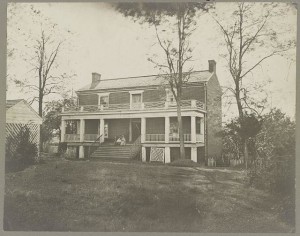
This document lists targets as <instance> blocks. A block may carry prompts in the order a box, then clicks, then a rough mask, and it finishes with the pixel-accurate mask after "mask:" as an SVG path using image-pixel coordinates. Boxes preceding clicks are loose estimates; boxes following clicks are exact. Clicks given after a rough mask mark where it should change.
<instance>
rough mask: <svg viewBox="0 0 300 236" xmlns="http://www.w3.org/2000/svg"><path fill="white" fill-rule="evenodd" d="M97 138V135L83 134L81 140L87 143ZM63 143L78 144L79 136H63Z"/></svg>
mask: <svg viewBox="0 0 300 236" xmlns="http://www.w3.org/2000/svg"><path fill="white" fill-rule="evenodd" d="M98 137H99V134H84V135H83V139H84V141H87V142H93V141H95V140H96V139H97V138H98ZM65 142H80V134H65Z"/></svg>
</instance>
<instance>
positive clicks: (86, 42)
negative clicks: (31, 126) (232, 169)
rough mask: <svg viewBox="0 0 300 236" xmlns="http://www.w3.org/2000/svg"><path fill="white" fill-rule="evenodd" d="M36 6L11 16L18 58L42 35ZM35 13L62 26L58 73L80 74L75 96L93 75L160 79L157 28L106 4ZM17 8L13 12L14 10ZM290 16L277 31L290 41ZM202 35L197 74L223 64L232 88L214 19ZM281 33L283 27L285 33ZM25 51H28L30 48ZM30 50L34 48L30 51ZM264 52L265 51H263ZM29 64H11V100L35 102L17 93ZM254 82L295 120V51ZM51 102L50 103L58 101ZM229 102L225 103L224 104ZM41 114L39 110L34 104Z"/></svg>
mask: <svg viewBox="0 0 300 236" xmlns="http://www.w3.org/2000/svg"><path fill="white" fill-rule="evenodd" d="M29 5H30V4H28V3H22V5H18V11H19V12H20V13H23V14H16V15H11V14H10V11H8V17H11V18H9V20H11V22H12V23H11V24H10V23H8V38H13V40H12V41H11V42H10V45H11V46H13V47H14V48H16V51H15V52H16V55H18V53H20V54H22V53H23V52H25V51H28V50H32V46H30V45H29V44H27V43H26V42H25V41H24V37H23V36H22V35H21V32H25V33H26V32H27V33H28V32H30V34H31V36H32V38H34V37H37V36H38V35H39V33H40V27H39V24H38V23H39V22H38V20H37V21H36V22H38V23H36V22H33V20H32V15H30V14H27V13H26V9H28V7H29ZM32 5H33V6H34V8H35V9H38V10H40V11H41V13H42V14H43V15H44V16H46V17H48V18H49V19H50V21H51V22H54V23H56V24H57V25H58V28H59V29H60V31H56V32H55V37H54V39H56V40H59V38H60V37H61V36H63V35H64V33H61V32H67V31H70V32H71V34H70V35H67V34H66V39H67V40H66V41H65V42H64V46H63V47H62V50H61V52H60V54H59V57H58V67H57V70H58V71H59V72H60V73H68V74H73V73H75V74H76V76H74V77H72V80H70V81H68V83H67V86H68V88H70V89H71V90H73V91H76V90H77V89H79V88H81V87H83V86H85V85H86V84H88V83H90V82H91V77H92V72H97V73H100V74H101V76H102V77H101V78H102V79H110V78H121V77H129V76H139V75H151V74H157V73H158V70H157V69H156V68H154V66H153V64H152V63H151V62H149V61H148V58H149V57H151V56H153V54H157V55H162V52H161V49H160V48H159V47H158V45H157V44H156V38H155V31H154V28H153V27H148V26H147V25H140V24H139V23H135V22H133V21H132V20H130V19H129V18H125V17H124V16H123V15H121V14H120V13H118V12H116V11H115V10H114V9H113V8H112V7H111V6H110V5H108V4H106V3H34V4H32ZM9 7H11V6H9ZM230 9H231V6H230V4H229V3H217V5H216V10H215V11H216V12H217V13H218V14H219V17H223V18H221V19H222V20H223V21H224V22H225V23H226V21H230V20H229V19H230V16H229V15H226V14H227V13H228V12H229V11H230ZM288 10H289V11H290V14H289V15H288V16H287V17H284V19H282V18H280V16H279V18H278V19H279V20H278V22H276V25H277V24H278V25H280V24H281V25H284V26H288V27H290V28H291V31H290V34H289V35H287V36H286V37H296V19H297V17H296V10H294V9H292V8H291V7H289V8H288ZM197 23H198V24H197V29H196V31H195V32H194V35H193V38H192V39H193V43H194V47H195V49H194V51H193V59H194V61H193V68H194V70H207V69H208V60H211V59H214V60H216V62H217V75H218V78H219V82H220V84H221V86H227V85H228V83H230V81H231V78H230V74H229V73H228V69H227V67H226V61H225V60H224V58H222V57H221V54H222V52H224V45H222V43H223V37H222V34H221V33H220V31H219V28H218V26H217V25H216V23H215V21H214V20H213V18H212V16H211V14H206V15H203V16H201V17H199V20H197ZM279 28H280V27H279ZM24 45H27V47H25V46H24ZM28 45H29V46H28ZM262 52H263V51H262ZM28 71H30V65H29V64H28V61H25V60H24V59H23V58H22V57H21V56H13V57H10V58H8V89H7V99H17V98H29V97H30V96H31V94H27V93H25V92H24V91H21V90H20V88H18V87H16V86H15V85H14V84H13V83H12V82H11V80H12V79H13V78H18V79H22V78H27V77H31V79H32V77H33V76H32V71H31V72H28ZM251 76H252V77H253V78H250V79H251V80H257V81H260V82H263V81H266V80H271V81H272V82H271V83H270V84H268V86H267V87H266V88H265V91H266V92H267V93H268V95H269V99H270V104H271V105H272V106H276V107H278V108H280V109H282V110H283V111H284V112H286V113H287V114H288V115H289V116H291V117H294V114H295V94H296V91H295V89H296V86H295V85H296V62H295V50H290V52H289V56H288V57H285V58H283V57H272V58H270V59H268V60H267V61H265V62H264V63H263V64H262V66H260V67H258V68H257V69H256V70H255V73H253V75H251ZM56 98H58V97H57V96H56V97H49V99H50V100H51V99H56ZM223 101H224V99H223ZM33 107H34V108H35V109H37V105H36V104H33ZM235 112H236V109H235V107H234V105H233V107H232V108H230V109H227V107H225V106H224V107H223V115H224V119H225V118H226V117H230V115H231V114H234V113H235Z"/></svg>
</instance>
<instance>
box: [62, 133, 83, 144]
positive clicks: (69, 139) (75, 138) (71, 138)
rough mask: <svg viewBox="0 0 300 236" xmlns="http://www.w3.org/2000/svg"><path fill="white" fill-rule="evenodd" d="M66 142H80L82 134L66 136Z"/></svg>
mask: <svg viewBox="0 0 300 236" xmlns="http://www.w3.org/2000/svg"><path fill="white" fill-rule="evenodd" d="M65 141H66V142H79V141H80V134H65Z"/></svg>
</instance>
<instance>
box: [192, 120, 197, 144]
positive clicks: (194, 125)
mask: <svg viewBox="0 0 300 236" xmlns="http://www.w3.org/2000/svg"><path fill="white" fill-rule="evenodd" d="M191 142H192V143H196V117H195V116H191Z"/></svg>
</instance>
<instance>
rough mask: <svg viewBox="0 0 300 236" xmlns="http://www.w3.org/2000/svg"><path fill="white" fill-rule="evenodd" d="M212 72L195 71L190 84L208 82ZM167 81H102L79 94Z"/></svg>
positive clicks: (144, 78) (142, 78) (151, 77)
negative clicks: (87, 91)
mask: <svg viewBox="0 0 300 236" xmlns="http://www.w3.org/2000/svg"><path fill="white" fill-rule="evenodd" d="M212 74H213V73H212V72H209V71H208V70H204V71H193V72H192V73H191V75H190V79H189V81H188V82H189V83H195V82H207V81H208V80H209V79H210V78H211V77H212ZM166 83H167V82H166V81H165V79H164V78H163V77H162V76H160V75H147V76H136V77H126V78H116V79H101V80H100V82H99V83H98V84H97V85H96V86H95V85H94V84H93V85H94V86H92V83H90V84H88V85H86V86H84V87H83V88H81V89H79V90H78V92H81V91H86V90H106V89H119V88H133V87H144V86H159V85H163V84H166Z"/></svg>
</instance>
